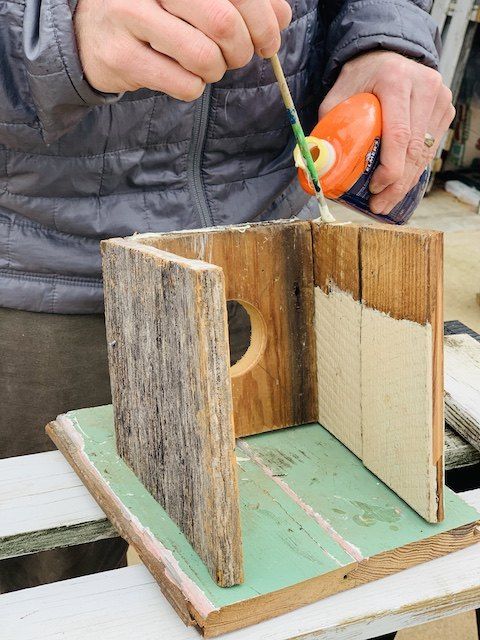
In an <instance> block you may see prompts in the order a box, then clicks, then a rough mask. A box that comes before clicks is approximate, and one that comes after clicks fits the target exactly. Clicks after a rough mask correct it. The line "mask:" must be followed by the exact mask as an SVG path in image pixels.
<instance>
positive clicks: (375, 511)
mask: <svg viewBox="0 0 480 640" xmlns="http://www.w3.org/2000/svg"><path fill="white" fill-rule="evenodd" d="M49 432H50V433H51V435H52V437H53V438H54V439H55V441H56V442H57V444H58V446H59V447H60V448H61V450H62V451H63V452H64V453H65V454H66V455H67V457H68V458H69V459H70V460H71V461H72V462H73V464H74V465H75V468H76V469H77V471H78V472H79V473H80V475H81V477H82V478H83V479H84V481H85V482H86V484H87V486H88V487H89V489H90V490H91V491H92V493H93V495H94V496H95V497H96V499H97V500H99V502H100V504H101V506H102V508H103V509H104V510H105V512H106V513H107V515H108V516H109V518H111V519H112V522H114V523H115V526H116V527H117V528H118V529H119V530H120V532H121V533H122V535H124V536H126V537H127V539H128V540H129V541H131V542H133V544H134V545H135V546H136V547H137V550H138V551H139V553H140V555H141V557H142V559H144V561H146V562H147V564H148V566H149V567H150V568H151V570H152V571H153V573H154V575H155V577H156V578H157V580H158V581H159V584H160V585H161V588H162V590H163V591H164V593H165V594H166V596H167V598H168V599H169V600H170V601H171V602H172V603H173V605H174V606H175V607H176V608H177V609H178V610H179V612H180V614H181V615H182V616H183V619H185V620H187V621H188V620H190V621H195V623H196V624H197V625H198V626H199V627H200V628H201V629H202V631H203V632H204V634H205V635H207V636H214V635H218V634H220V633H224V632H225V633H226V632H227V631H230V630H233V629H238V628H240V627H242V626H245V625H248V624H254V623H256V622H259V621H261V620H264V619H266V618H269V617H272V616H276V615H279V614H281V613H284V612H287V611H290V610H292V609H294V608H296V607H300V606H304V605H305V604H308V603H310V602H312V601H313V600H315V599H317V598H323V597H325V596H327V595H331V594H333V593H337V592H339V591H342V590H344V589H347V588H350V587H353V586H356V585H357V584H362V583H363V582H365V581H369V580H376V579H377V578H379V577H384V576H386V575H388V574H389V573H390V572H391V571H399V570H401V569H405V568H406V567H409V566H411V564H412V563H418V562H426V561H427V560H429V559H431V558H433V557H435V556H437V555H438V554H443V553H449V552H451V551H454V550H455V549H459V548H462V547H464V546H468V545H470V544H472V543H473V542H474V541H475V540H476V539H477V538H476V537H475V536H476V534H475V531H476V526H477V525H476V521H477V519H478V512H477V511H476V510H475V509H472V508H470V507H469V506H467V505H466V504H465V503H464V502H463V501H461V500H460V499H459V498H458V497H456V496H455V495H454V494H453V493H452V492H449V491H448V492H447V519H446V520H445V521H444V522H443V523H440V524H427V523H425V521H424V520H423V519H422V518H421V517H420V516H418V515H417V514H416V513H415V512H414V511H413V510H412V509H410V508H409V507H407V506H406V505H405V503H404V502H403V501H402V500H401V499H400V498H399V497H398V496H397V495H396V494H395V493H394V492H393V491H391V490H390V489H388V487H387V486H386V485H384V484H383V483H381V482H379V481H378V480H377V478H376V477H375V476H374V475H373V474H371V473H370V472H368V471H367V470H366V469H365V467H364V466H363V464H362V463H361V461H360V460H359V459H358V458H357V457H356V456H355V455H354V454H352V453H351V452H350V451H348V449H347V448H346V447H344V446H343V445H341V444H340V443H339V442H338V440H337V439H336V438H334V437H333V436H332V435H330V434H329V433H328V432H327V431H326V430H325V429H323V428H322V427H320V426H319V425H315V424H311V425H305V426H300V427H293V428H292V429H285V430H277V431H273V432H271V433H268V434H261V435H258V436H253V437H250V438H247V439H244V440H242V441H241V443H244V442H245V443H247V445H248V446H247V447H244V446H243V445H242V446H240V447H239V448H238V451H237V456H238V461H239V473H240V483H239V486H240V494H241V502H240V503H241V511H242V522H243V523H244V553H245V582H244V583H243V584H242V585H237V586H236V587H235V588H232V589H223V588H221V587H218V586H217V585H216V584H215V583H214V582H213V581H212V579H211V578H210V576H209V575H208V572H207V571H206V569H205V567H204V566H203V563H202V562H201V561H200V560H199V558H198V556H197V555H196V554H195V553H194V552H193V551H192V550H191V548H190V546H189V544H188V542H187V540H186V538H184V537H183V536H181V535H179V533H178V530H176V528H175V526H174V525H173V522H171V521H170V519H169V518H166V516H165V512H164V511H163V509H162V508H161V506H160V505H159V504H158V503H156V502H155V501H154V499H153V498H152V496H151V495H150V494H149V493H148V492H147V491H146V489H145V488H144V487H143V486H142V485H141V483H139V481H138V479H137V478H136V477H135V476H134V474H133V473H132V471H131V470H130V469H128V467H127V466H126V465H125V463H123V462H122V461H121V460H120V458H119V457H118V455H117V454H116V452H115V448H114V440H113V424H112V416H111V412H110V411H109V408H108V407H99V408H96V409H84V410H79V411H76V412H70V413H69V414H67V416H64V417H61V418H60V419H58V420H57V421H56V422H55V423H53V424H51V425H50V427H49ZM332 487H333V488H334V490H333V491H332ZM404 548H406V549H404ZM349 549H351V550H352V553H354V554H355V556H356V558H354V557H353V555H352V554H351V553H350V552H349ZM354 549H356V550H355V551H353V550H354Z"/></svg>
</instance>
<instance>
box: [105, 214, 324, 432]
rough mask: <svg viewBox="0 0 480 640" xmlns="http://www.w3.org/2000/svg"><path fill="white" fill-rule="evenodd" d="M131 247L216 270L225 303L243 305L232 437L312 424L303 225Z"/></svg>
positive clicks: (152, 237)
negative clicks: (246, 336)
mask: <svg viewBox="0 0 480 640" xmlns="http://www.w3.org/2000/svg"><path fill="white" fill-rule="evenodd" d="M134 240H135V242H141V243H143V244H148V245H150V246H152V247H156V248H158V249H163V250H165V251H170V252H171V253H175V254H178V255H180V256H185V257H186V258H191V259H199V260H205V261H206V262H208V263H211V264H214V265H217V266H218V267H221V269H222V270H223V273H224V277H225V293H226V298H227V300H237V301H239V302H240V303H242V304H244V305H245V306H246V308H247V311H248V312H249V314H250V318H251V321H252V345H251V347H252V348H251V350H249V351H250V353H248V352H247V354H245V357H244V358H242V360H241V361H240V362H238V363H237V365H238V366H237V365H235V367H234V368H233V369H232V372H231V373H232V393H233V404H234V416H235V435H236V436H237V437H239V436H244V435H250V434H253V433H260V432H263V431H271V430H272V429H278V428H280V427H286V426H292V425H296V424H304V423H305V422H310V421H313V420H316V419H317V415H316V414H317V389H316V361H315V337H314V330H313V266H312V264H313V263H312V235H311V229H310V224H309V223H308V222H301V221H298V220H297V221H295V222H292V221H285V220H283V221H277V222H269V223H259V224H251V225H249V224H247V225H239V226H233V227H218V228H212V229H207V230H204V229H202V230H197V231H180V232H177V233H161V234H160V233H158V234H141V235H138V236H135V237H134ZM106 244H108V243H106ZM247 356H248V357H247Z"/></svg>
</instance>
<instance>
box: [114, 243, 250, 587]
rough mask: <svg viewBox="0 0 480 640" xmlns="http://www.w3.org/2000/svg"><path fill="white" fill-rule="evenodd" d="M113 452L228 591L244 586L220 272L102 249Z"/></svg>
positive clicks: (146, 252) (135, 248) (124, 248)
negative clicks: (183, 534)
mask: <svg viewBox="0 0 480 640" xmlns="http://www.w3.org/2000/svg"><path fill="white" fill-rule="evenodd" d="M103 274H104V284H105V315H106V326H107V341H108V356H109V365H110V378H111V384H112V396H113V404H114V407H115V425H116V442H117V449H118V452H119V453H120V455H121V456H122V457H123V459H124V460H125V461H126V462H127V463H128V464H129V465H130V467H131V468H132V469H133V471H134V472H135V474H136V475H137V476H138V478H139V479H140V480H141V481H142V482H143V484H144V485H145V487H146V488H147V489H148V490H149V491H150V493H151V494H152V495H153V496H154V497H155V498H156V499H157V500H158V501H159V502H160V504H161V505H162V506H163V507H164V508H165V510H166V511H167V513H168V514H169V515H170V517H171V518H172V519H173V520H174V521H175V522H176V523H177V524H178V525H179V527H180V528H181V529H182V531H183V532H184V533H185V535H186V536H187V538H188V540H190V542H191V543H192V545H193V547H194V548H195V550H196V551H197V553H198V554H199V556H200V557H201V558H202V559H203V560H204V562H205V563H206V565H207V567H208V568H209V570H210V572H211V574H212V576H213V577H214V579H215V580H217V582H218V584H220V585H222V586H231V585H233V584H238V583H239V582H241V581H242V579H243V578H242V576H243V568H242V550H241V530H240V516H239V508H238V487H237V478H236V467H235V462H234V448H235V437H234V429H233V406H232V396H231V388H230V376H229V373H230V361H229V348H228V332H227V319H226V308H225V291H224V279H223V272H222V270H221V269H220V268H219V267H216V266H214V265H211V264H207V263H203V262H200V261H195V260H188V259H186V258H181V257H179V256H174V255H172V254H168V253H166V252H163V251H160V250H158V249H155V248H153V247H148V246H144V245H141V244H137V243H135V242H132V241H131V240H116V241H111V242H106V243H104V244H103Z"/></svg>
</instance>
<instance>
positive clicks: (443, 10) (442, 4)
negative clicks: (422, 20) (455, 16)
mask: <svg viewBox="0 0 480 640" xmlns="http://www.w3.org/2000/svg"><path fill="white" fill-rule="evenodd" d="M449 7H450V0H434V3H433V7H432V10H431V12H430V13H431V16H432V18H433V19H434V20H435V22H436V23H437V24H438V28H439V31H440V33H442V29H443V27H444V25H445V20H446V19H447V13H448V9H449Z"/></svg>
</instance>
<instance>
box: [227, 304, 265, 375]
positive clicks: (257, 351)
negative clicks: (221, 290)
mask: <svg viewBox="0 0 480 640" xmlns="http://www.w3.org/2000/svg"><path fill="white" fill-rule="evenodd" d="M227 316H228V340H229V345H230V367H231V369H230V375H231V376H232V377H234V376H240V375H243V374H245V373H246V372H247V371H249V370H250V369H251V368H252V367H253V366H255V364H256V363H257V361H258V359H259V358H260V356H261V355H262V353H263V351H264V349H265V344H266V326H265V321H264V319H263V317H262V315H261V313H260V312H259V311H258V309H256V308H255V307H254V306H253V305H251V304H250V303H248V302H245V301H243V300H227Z"/></svg>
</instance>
